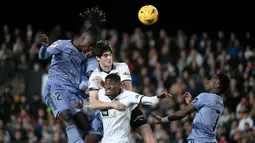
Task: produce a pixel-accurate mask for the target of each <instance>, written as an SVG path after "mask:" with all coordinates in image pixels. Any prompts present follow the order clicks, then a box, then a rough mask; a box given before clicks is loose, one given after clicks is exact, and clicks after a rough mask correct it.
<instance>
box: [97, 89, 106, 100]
mask: <svg viewBox="0 0 255 143" xmlns="http://www.w3.org/2000/svg"><path fill="white" fill-rule="evenodd" d="M98 98H99V100H102V99H104V98H106V95H105V89H104V88H101V89H99V90H98Z"/></svg>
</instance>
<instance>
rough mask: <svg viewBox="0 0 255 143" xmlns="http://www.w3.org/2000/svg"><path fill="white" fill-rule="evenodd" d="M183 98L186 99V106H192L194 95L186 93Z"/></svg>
mask: <svg viewBox="0 0 255 143" xmlns="http://www.w3.org/2000/svg"><path fill="white" fill-rule="evenodd" d="M182 98H184V100H185V102H186V104H190V103H191V101H192V95H191V94H190V93H189V92H186V93H185V94H183V95H182Z"/></svg>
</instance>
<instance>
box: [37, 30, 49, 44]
mask: <svg viewBox="0 0 255 143" xmlns="http://www.w3.org/2000/svg"><path fill="white" fill-rule="evenodd" d="M39 38H40V44H42V45H43V46H48V44H49V38H48V36H47V35H46V34H44V33H41V34H40V37H39Z"/></svg>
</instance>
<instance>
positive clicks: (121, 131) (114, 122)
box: [98, 88, 142, 143]
mask: <svg viewBox="0 0 255 143" xmlns="http://www.w3.org/2000/svg"><path fill="white" fill-rule="evenodd" d="M141 96H142V95H140V94H138V93H135V92H132V91H129V90H123V92H122V93H120V94H119V95H118V96H117V97H115V98H114V99H113V100H111V99H110V98H109V97H108V96H106V95H105V89H104V88H103V89H100V90H99V93H98V98H99V100H100V101H103V102H112V101H119V102H121V103H123V104H125V105H126V109H125V111H118V110H116V109H108V110H101V111H100V116H101V119H102V122H103V128H104V136H103V138H102V143H130V142H132V140H131V139H130V119H131V113H132V110H133V109H135V108H136V107H137V106H138V104H136V103H135V102H134V101H136V100H137V98H140V97H141Z"/></svg>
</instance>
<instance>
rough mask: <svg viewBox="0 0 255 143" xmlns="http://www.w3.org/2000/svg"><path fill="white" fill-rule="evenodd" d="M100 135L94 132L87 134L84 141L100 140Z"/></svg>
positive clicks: (90, 142)
mask: <svg viewBox="0 0 255 143" xmlns="http://www.w3.org/2000/svg"><path fill="white" fill-rule="evenodd" d="M101 139H102V136H100V135H96V134H88V135H87V136H86V138H85V140H84V143H99V141H101Z"/></svg>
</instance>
